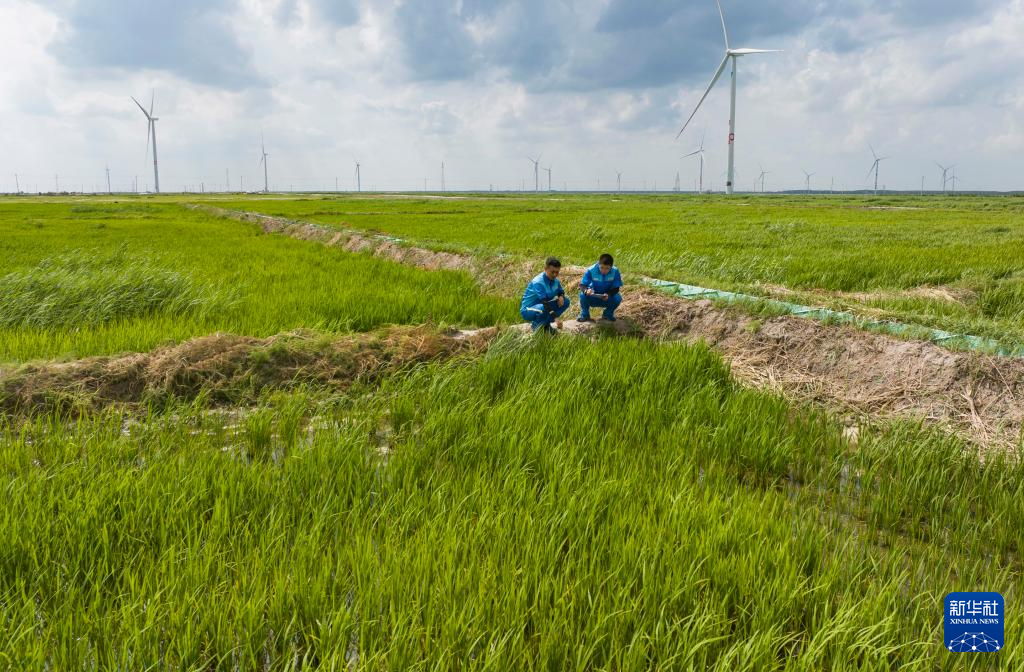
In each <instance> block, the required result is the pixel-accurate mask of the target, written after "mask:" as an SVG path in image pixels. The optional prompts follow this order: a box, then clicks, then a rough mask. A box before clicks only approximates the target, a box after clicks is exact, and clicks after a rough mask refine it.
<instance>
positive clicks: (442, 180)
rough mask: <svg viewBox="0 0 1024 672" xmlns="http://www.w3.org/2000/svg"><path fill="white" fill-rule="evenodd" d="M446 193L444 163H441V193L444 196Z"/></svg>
mask: <svg viewBox="0 0 1024 672" xmlns="http://www.w3.org/2000/svg"><path fill="white" fill-rule="evenodd" d="M444 191H445V184H444V161H442V162H441V193H442V194H443V193H444Z"/></svg>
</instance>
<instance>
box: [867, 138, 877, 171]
mask: <svg viewBox="0 0 1024 672" xmlns="http://www.w3.org/2000/svg"><path fill="white" fill-rule="evenodd" d="M868 148H870V149H871V156H873V157H875V161H878V154H875V148H874V147H872V146H871V143H870V142H869V143H868ZM872 167H874V166H872Z"/></svg>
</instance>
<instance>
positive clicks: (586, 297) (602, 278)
mask: <svg viewBox="0 0 1024 672" xmlns="http://www.w3.org/2000/svg"><path fill="white" fill-rule="evenodd" d="M613 263H615V260H614V259H612V255H610V254H602V255H601V258H600V259H599V260H598V261H597V263H596V264H594V265H593V266H591V267H590V268H588V269H587V272H586V273H584V274H583V279H582V280H580V316H579V321H580V322H590V309H591V308H592V307H597V308H604V313H603V315H602V317H603V318H604V319H606V320H608V321H610V322H614V321H615V309H616V308H618V307H619V304H621V303H622V294H619V290H620V289H622V276H621V275H620V274H619V269H617V268H615V266H613V265H612V264H613Z"/></svg>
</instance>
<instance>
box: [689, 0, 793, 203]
mask: <svg viewBox="0 0 1024 672" xmlns="http://www.w3.org/2000/svg"><path fill="white" fill-rule="evenodd" d="M715 4H716V5H717V6H718V17H719V18H720V19H721V20H722V35H724V36H725V58H723V59H722V64H721V65H719V66H718V70H717V71H716V72H715V76H714V77H713V78H712V79H711V83H710V84H708V88H707V90H706V91H704V95H703V96H701V98H700V100H699V101H697V107H695V108H694V109H693V113H691V114H690V118H689V119H687V120H686V123H685V124H683V127H682V129H680V131H679V133H677V134H676V140H678V139H679V136H681V135H682V134H683V131H685V130H686V127H687V126H689V125H690V122H691V121H693V118H694V117H695V116H696V115H697V111H698V110H700V106H701V105H702V104H703V103H704V100H705V99H706V98H707V97H708V94H709V93H711V89H713V88H714V87H715V84H717V83H718V79H719V78H720V77H721V76H722V73H723V72H724V71H725V67H726V66H727V65H729V64H730V61H731V63H732V74H731V79H732V87H731V94H730V99H729V101H730V102H729V170H728V177H727V182H726V190H727V191H728V193H730V194H731V193H733V178H734V177H735V176H736V171H735V169H734V166H735V150H736V66H737V60H738V59H739V57H740V56H748V55H750V54H767V53H772V52H777V51H779V50H778V49H748V48H743V49H733V48H732V47H730V46H729V31H728V30H726V27H725V13H724V12H722V3H721V2H719V0H715Z"/></svg>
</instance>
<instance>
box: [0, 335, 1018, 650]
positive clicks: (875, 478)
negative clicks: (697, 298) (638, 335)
mask: <svg viewBox="0 0 1024 672" xmlns="http://www.w3.org/2000/svg"><path fill="white" fill-rule="evenodd" d="M595 399H598V400H601V401H599V402H595ZM126 420H128V419H126V418H124V417H121V416H120V415H118V414H115V413H111V414H108V415H106V416H103V417H99V418H96V419H94V420H83V421H80V422H78V423H74V424H68V423H63V422H61V421H60V420H59V419H56V418H49V419H47V418H40V419H38V420H37V421H36V422H35V423H33V424H29V425H26V426H23V427H20V428H12V427H7V428H6V429H4V430H3V431H0V473H2V474H3V482H2V486H3V489H4V493H5V506H4V507H3V508H2V509H0V538H3V539H6V540H8V541H7V543H5V544H2V545H0V622H2V623H4V628H3V629H2V630H0V667H11V668H13V669H40V668H44V667H47V668H49V669H78V668H81V667H83V666H84V667H95V668H98V669H116V668H121V669H140V668H148V667H153V668H156V669H165V668H169V669H195V670H199V669H212V668H218V669H220V668H225V669H231V668H238V669H299V668H300V667H302V668H314V667H315V668H316V669H345V667H346V664H347V663H349V662H351V663H352V664H353V665H356V664H357V667H358V669H368V670H375V669H388V670H398V669H426V668H430V669H493V670H513V669H551V670H570V669H572V670H593V669H615V670H648V669H710V668H712V667H713V668H715V669H730V670H771V669H784V668H786V669H814V670H818V669H894V670H895V669H963V667H964V666H967V667H972V666H973V667H975V668H980V667H984V666H986V665H988V664H990V663H992V662H993V658H995V660H996V661H998V664H999V666H1000V667H1001V668H1002V669H1014V668H1016V667H1019V666H1020V665H1021V663H1022V662H1024V661H1022V660H1021V655H1020V652H1021V651H1022V649H1021V648H1020V647H1019V646H1016V645H1012V646H1008V647H1007V648H1006V649H1005V650H1004V651H1003V652H1001V653H1000V654H998V656H986V657H980V656H979V657H976V658H972V657H968V656H954V655H951V654H948V653H947V652H946V651H945V649H944V648H943V646H942V642H941V638H942V634H941V631H942V626H941V624H942V598H943V596H944V595H945V593H947V592H950V591H953V590H997V591H1001V592H1002V593H1003V594H1004V596H1005V597H1006V602H1007V605H1008V616H1009V621H1008V625H1007V641H1008V642H1016V641H1017V639H1018V638H1019V636H1020V635H1021V632H1022V629H1021V622H1020V617H1019V610H1018V609H1016V608H1014V607H1012V606H1010V605H1014V604H1016V603H1017V602H1018V597H1019V594H1020V587H1021V581H1020V564H1019V552H1020V549H1021V542H1022V538H1021V537H1022V532H1021V530H1024V509H1022V508H1021V507H1020V505H1019V503H1020V501H1021V497H1022V495H1024V491H1022V489H1024V467H1022V465H1021V463H1020V462H1019V461H1010V460H1008V459H1006V458H999V457H990V458H989V459H988V460H986V461H985V462H984V463H979V461H978V459H977V455H975V454H972V453H971V452H970V451H967V450H965V449H964V446H962V445H960V444H958V443H956V442H954V441H952V440H950V439H944V438H941V437H938V436H935V435H930V434H927V433H925V432H922V431H920V430H919V429H916V428H913V427H898V428H894V429H892V430H889V431H885V432H880V433H877V434H875V435H874V436H873V437H871V436H869V437H867V438H866V439H865V442H864V443H862V444H861V445H860V446H859V447H858V448H857V449H856V450H852V449H851V447H850V446H849V445H848V444H846V443H845V442H844V440H843V439H842V438H841V435H840V431H839V427H838V426H836V425H834V424H833V423H831V422H830V421H828V420H827V419H826V418H824V417H823V416H821V415H819V414H817V413H813V412H806V411H800V410H798V409H795V408H793V407H791V406H789V405H788V404H786V403H785V402H783V401H781V400H780V399H778V398H775V397H772V396H769V395H765V394H761V393H756V392H750V391H744V390H742V389H739V388H738V387H737V386H736V385H735V384H734V383H733V382H732V381H731V379H730V377H729V374H728V370H727V368H726V367H725V366H724V365H723V364H722V362H721V361H720V360H719V359H718V358H717V357H716V356H714V355H713V354H712V353H710V352H709V351H707V350H706V349H703V348H700V347H687V346H683V345H674V346H664V345H657V344H651V343H643V342H637V341H621V340H604V341H600V342H598V343H596V344H589V343H584V342H573V341H557V342H548V341H546V340H543V339H534V340H532V341H529V342H527V343H525V344H523V343H518V342H515V341H508V342H505V343H503V344H500V345H499V347H496V348H495V349H494V350H492V351H491V353H490V354H489V355H488V356H486V357H485V358H483V359H479V360H476V361H473V362H470V361H462V362H456V363H451V364H448V365H431V366H428V367H422V368H420V369H418V370H416V371H415V372H413V373H412V374H411V375H409V376H406V377H400V378H395V379H393V380H392V381H391V383H390V384H388V385H385V386H384V388H383V389H381V390H380V391H379V392H377V393H376V394H373V395H368V396H362V397H360V398H358V399H347V398H333V399H327V398H323V397H320V396H318V395H317V394H316V393H313V392H306V393H300V394H298V395H283V394H277V395H275V396H274V397H272V398H268V399H266V400H265V402H264V404H263V405H262V406H261V407H260V408H259V409H257V410H256V411H255V412H252V413H250V414H249V415H247V416H245V417H242V418H239V417H237V416H236V415H234V414H222V413H210V412H208V411H206V409H205V408H204V405H203V403H202V402H201V401H200V402H196V403H195V404H193V405H192V406H186V407H181V408H179V409H176V412H174V413H172V414H169V415H159V416H153V417H150V418H149V419H148V420H145V421H144V422H141V423H134V422H131V421H130V420H128V421H127V422H126ZM126 427H127V429H126ZM382 446H384V447H385V448H386V451H385V454H382V452H381V447H382Z"/></svg>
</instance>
